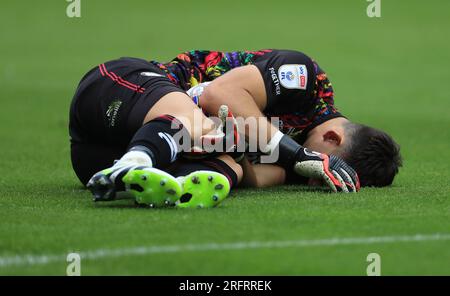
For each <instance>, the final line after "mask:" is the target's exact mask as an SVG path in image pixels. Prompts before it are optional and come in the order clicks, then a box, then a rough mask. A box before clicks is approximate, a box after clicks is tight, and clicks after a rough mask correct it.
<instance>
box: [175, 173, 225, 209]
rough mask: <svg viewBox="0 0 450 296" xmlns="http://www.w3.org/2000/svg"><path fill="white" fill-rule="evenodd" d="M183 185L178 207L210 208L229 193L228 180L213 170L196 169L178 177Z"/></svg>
mask: <svg viewBox="0 0 450 296" xmlns="http://www.w3.org/2000/svg"><path fill="white" fill-rule="evenodd" d="M179 180H180V182H181V185H182V187H183V190H182V194H181V198H180V200H178V201H177V202H176V206H177V207H178V208H212V207H215V206H217V205H218V204H220V203H221V202H222V201H223V200H224V199H225V198H226V197H227V196H228V194H229V193H230V182H229V181H228V179H227V177H225V176H224V175H222V174H220V173H217V172H213V171H196V172H193V173H190V174H189V175H187V176H185V177H179Z"/></svg>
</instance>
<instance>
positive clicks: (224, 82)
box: [200, 65, 278, 141]
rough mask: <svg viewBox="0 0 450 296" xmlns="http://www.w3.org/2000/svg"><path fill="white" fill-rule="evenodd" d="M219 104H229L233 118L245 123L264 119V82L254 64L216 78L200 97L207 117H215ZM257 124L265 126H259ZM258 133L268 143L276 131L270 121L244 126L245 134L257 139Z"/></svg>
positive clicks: (265, 98) (265, 101) (265, 97)
mask: <svg viewBox="0 0 450 296" xmlns="http://www.w3.org/2000/svg"><path fill="white" fill-rule="evenodd" d="M221 105H228V107H229V108H230V110H231V111H232V112H233V114H234V116H235V117H241V118H243V119H244V120H245V119H248V118H256V119H259V118H261V117H265V116H264V114H263V113H262V110H264V109H265V107H266V105H267V95H266V90H265V86H264V81H263V78H262V76H261V73H260V72H259V70H258V68H257V67H256V66H253V65H248V66H243V67H239V68H235V69H233V70H231V71H230V72H228V73H226V74H225V75H223V76H221V77H219V78H217V79H215V80H214V81H213V82H211V84H209V85H208V87H206V88H205V91H204V92H203V93H202V95H201V98H200V106H201V107H202V108H203V110H205V111H206V112H207V113H209V114H217V111H218V110H219V108H220V106H221ZM260 124H264V125H265V126H264V127H261V126H260ZM259 130H261V131H267V137H266V139H267V141H270V139H271V138H272V136H273V135H274V134H275V133H276V132H277V131H278V128H277V127H275V126H273V125H272V124H271V123H270V122H269V121H267V120H264V121H259V120H258V121H257V124H256V126H255V125H253V126H250V125H246V126H245V131H246V133H245V135H246V138H247V140H248V136H249V135H252V136H256V137H257V138H258V139H259V137H260V135H259V132H258V131H259Z"/></svg>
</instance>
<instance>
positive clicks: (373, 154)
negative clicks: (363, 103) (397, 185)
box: [342, 122, 402, 187]
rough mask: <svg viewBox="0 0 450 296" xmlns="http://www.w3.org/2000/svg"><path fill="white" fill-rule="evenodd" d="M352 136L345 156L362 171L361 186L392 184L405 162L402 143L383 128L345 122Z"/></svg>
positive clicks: (349, 135)
mask: <svg viewBox="0 0 450 296" xmlns="http://www.w3.org/2000/svg"><path fill="white" fill-rule="evenodd" d="M344 127H345V133H346V135H347V138H349V139H350V141H348V144H346V146H345V147H344V151H343V153H342V158H343V159H344V160H345V161H346V162H347V163H348V164H349V165H350V166H351V167H353V169H354V170H355V171H356V172H357V173H358V176H359V181H360V183H361V186H375V187H383V186H388V185H391V184H392V181H393V180H394V177H395V175H396V174H397V173H398V170H399V167H401V166H402V157H401V155H400V146H399V145H398V144H397V143H395V141H394V140H393V139H392V138H391V136H389V135H388V134H386V133H385V132H383V131H380V130H377V129H375V128H372V127H369V126H365V125H362V124H358V123H352V122H348V123H345V126H344Z"/></svg>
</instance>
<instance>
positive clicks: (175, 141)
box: [128, 115, 190, 169]
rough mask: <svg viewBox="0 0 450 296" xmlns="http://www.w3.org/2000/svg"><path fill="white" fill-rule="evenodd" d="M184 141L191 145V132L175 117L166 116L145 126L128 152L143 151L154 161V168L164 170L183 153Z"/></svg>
mask: <svg viewBox="0 0 450 296" xmlns="http://www.w3.org/2000/svg"><path fill="white" fill-rule="evenodd" d="M175 135H176V137H174V136H175ZM182 140H185V141H188V142H189V143H190V136H189V132H188V131H187V130H186V129H185V128H184V127H183V125H182V124H181V122H180V121H178V120H177V119H176V118H175V117H173V116H170V115H164V116H160V117H157V118H155V119H153V120H151V121H149V122H147V123H146V124H144V125H143V126H142V127H141V128H140V129H139V130H138V131H137V132H136V134H135V135H134V137H133V139H132V140H131V142H130V144H129V145H128V151H143V152H145V153H147V154H148V155H149V156H150V158H151V159H152V163H153V167H156V168H159V169H164V168H166V167H167V166H168V165H169V164H171V163H172V162H174V161H175V160H176V159H177V157H178V155H179V154H180V153H181V152H182V145H183V143H182Z"/></svg>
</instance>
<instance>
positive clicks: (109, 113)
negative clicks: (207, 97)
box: [85, 61, 214, 203]
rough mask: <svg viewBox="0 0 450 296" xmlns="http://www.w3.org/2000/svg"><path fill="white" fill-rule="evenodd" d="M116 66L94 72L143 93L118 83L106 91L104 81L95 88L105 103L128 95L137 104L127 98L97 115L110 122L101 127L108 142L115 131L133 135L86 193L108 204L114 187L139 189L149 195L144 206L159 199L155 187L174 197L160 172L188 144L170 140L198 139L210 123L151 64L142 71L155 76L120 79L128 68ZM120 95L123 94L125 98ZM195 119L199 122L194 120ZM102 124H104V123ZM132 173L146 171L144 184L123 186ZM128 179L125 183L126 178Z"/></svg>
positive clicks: (180, 91) (173, 190)
mask: <svg viewBox="0 0 450 296" xmlns="http://www.w3.org/2000/svg"><path fill="white" fill-rule="evenodd" d="M118 63H120V61H113V62H110V63H107V64H105V65H101V66H100V67H99V70H100V72H101V74H102V76H103V78H105V79H106V82H108V81H109V80H108V79H107V78H106V76H110V75H112V76H113V78H115V80H116V81H115V82H117V81H119V82H121V81H122V82H123V81H124V80H125V78H126V79H127V83H128V84H133V85H138V86H139V87H138V89H139V88H140V89H142V94H140V93H139V91H136V89H134V90H130V89H127V87H124V86H123V85H122V84H119V85H117V84H114V85H109V86H108V87H105V82H103V83H102V85H100V88H102V89H105V88H106V89H107V91H106V96H107V98H106V99H105V100H110V98H111V97H116V98H117V97H119V98H120V97H121V96H122V97H124V96H125V97H126V96H127V95H130V94H129V93H130V91H131V92H134V93H133V97H132V98H136V99H135V100H133V99H132V98H131V99H128V101H131V102H125V100H122V101H120V104H119V105H115V106H113V108H112V109H111V110H110V109H108V110H106V112H105V110H102V111H100V114H101V115H103V114H106V117H107V118H106V120H108V121H109V126H107V127H106V132H105V133H106V134H112V137H114V136H116V135H117V134H120V130H121V131H124V132H125V133H129V132H130V131H133V130H134V131H136V132H135V133H134V135H133V136H132V137H131V141H130V143H129V146H128V150H127V151H126V153H125V155H124V156H123V157H121V158H120V160H119V161H117V162H116V163H115V164H114V165H113V166H111V167H109V168H107V169H104V170H101V171H100V172H98V173H97V174H95V175H94V176H93V177H92V178H91V180H90V182H89V183H88V188H89V189H90V190H91V191H92V192H93V194H94V196H95V197H96V199H98V200H110V199H113V198H114V197H115V192H116V191H117V189H118V188H123V187H125V188H127V187H126V186H125V185H129V186H134V187H136V188H139V187H138V186H140V187H142V188H141V190H142V191H143V192H145V193H148V195H149V196H148V198H146V199H145V201H144V202H152V201H151V199H152V198H153V197H151V196H150V195H155V194H154V192H158V194H159V192H160V191H161V190H162V189H161V188H158V190H156V191H155V188H154V187H155V184H156V183H165V184H168V186H169V187H170V188H169V189H167V190H166V191H164V192H166V193H167V194H171V195H172V196H175V198H176V196H177V195H178V194H177V193H178V192H179V188H175V187H176V186H175V182H173V179H170V178H169V177H168V176H167V174H165V173H164V172H162V171H161V170H160V169H162V170H163V169H165V168H166V167H167V166H168V165H170V164H171V163H173V162H174V161H175V160H176V159H177V157H178V155H179V154H180V153H181V152H182V151H183V147H191V145H184V146H182V145H181V144H180V143H179V141H176V140H175V136H176V135H182V136H181V138H183V141H184V144H185V143H191V142H192V141H193V138H195V137H200V136H201V135H202V134H203V133H206V132H208V131H209V130H212V129H213V126H214V125H213V122H212V121H211V120H209V119H208V118H206V117H205V116H204V115H203V113H202V112H201V111H200V109H199V108H198V107H197V106H196V105H195V104H194V103H193V102H192V101H191V99H190V98H189V97H188V96H187V95H186V94H185V93H184V92H183V91H182V90H180V89H179V88H178V87H176V86H175V85H174V84H173V83H172V82H171V81H170V80H169V79H168V78H167V77H165V76H163V75H162V74H159V73H157V71H160V70H159V69H154V68H152V65H151V64H150V65H144V66H145V67H149V70H152V71H155V72H152V73H153V74H156V75H142V74H143V73H146V74H148V73H149V72H140V71H141V70H139V71H138V72H136V73H132V74H129V75H128V76H126V77H125V76H124V77H125V78H122V77H121V76H120V75H121V74H120V71H122V72H123V69H124V68H125V69H128V68H132V67H130V66H129V65H123V66H122V67H117V66H116V64H118ZM122 64H123V61H122ZM116 69H117V70H116ZM113 71H116V72H117V73H115V72H113ZM125 74H126V73H125ZM117 77H119V78H120V79H119V78H117ZM142 77H145V79H144V81H142V79H143V78H142ZM110 78H111V77H110ZM105 79H104V80H103V81H105ZM128 84H127V85H128ZM124 89H125V90H124ZM112 90H114V91H112ZM118 91H122V95H120V94H118V93H117V92H118ZM123 91H125V92H128V93H125V94H124V93H123ZM99 95H100V96H102V97H104V96H105V94H104V93H100V94H99ZM85 101H86V100H85ZM122 103H123V104H122ZM102 105H107V104H102ZM110 106H111V105H110ZM130 106H131V108H130ZM120 107H122V108H120ZM121 110H126V111H127V112H125V113H124V114H123V115H122V114H120V111H121ZM117 113H118V114H117ZM195 116H197V117H199V118H197V119H196V118H195ZM91 117H92V116H91ZM110 117H113V120H114V119H116V121H115V122H114V123H115V129H114V128H111V118H110ZM89 120H91V121H92V118H89V119H88V121H89ZM106 120H105V119H103V121H106ZM208 121H209V126H207V124H206V125H205V123H207V122H208ZM180 123H181V124H180ZM194 127H199V132H197V133H196V131H195V128H194ZM103 129H105V128H103ZM114 130H115V132H114ZM97 134H99V133H97ZM110 138H111V136H110ZM131 170H140V171H145V172H142V174H144V173H145V174H147V175H145V176H143V177H142V178H143V179H145V180H144V181H146V182H139V183H137V182H135V183H134V184H125V185H124V184H123V183H124V182H123V180H124V177H125V176H126V174H127V173H128V172H129V171H131ZM159 179H161V180H160V182H156V181H157V180H159ZM127 180H130V179H129V178H127ZM133 180H134V178H133ZM165 188H167V187H165ZM173 192H175V193H173ZM158 200H159V201H161V200H165V201H167V200H169V203H170V202H171V201H172V200H173V198H171V197H170V196H165V197H164V198H163V199H161V198H158Z"/></svg>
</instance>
